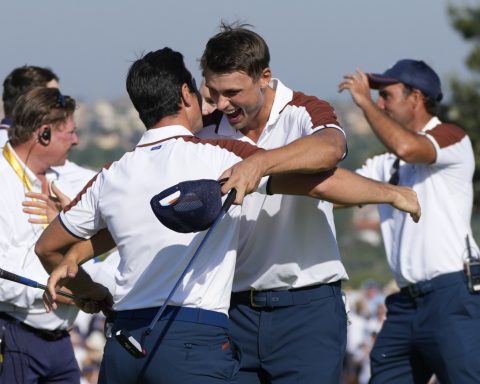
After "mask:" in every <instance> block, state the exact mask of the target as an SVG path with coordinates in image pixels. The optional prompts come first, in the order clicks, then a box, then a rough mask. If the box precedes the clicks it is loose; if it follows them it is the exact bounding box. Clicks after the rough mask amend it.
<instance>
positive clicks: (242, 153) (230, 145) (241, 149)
mask: <svg viewBox="0 0 480 384" xmlns="http://www.w3.org/2000/svg"><path fill="white" fill-rule="evenodd" d="M181 139H183V140H185V141H189V142H192V143H195V144H210V145H215V146H218V147H220V148H223V149H226V150H227V151H230V152H232V153H234V154H235V155H237V156H238V157H241V158H242V159H245V158H247V157H249V156H251V155H253V154H254V153H256V152H260V151H264V149H263V148H258V147H256V146H255V145H252V144H250V143H246V142H244V141H240V140H231V139H200V138H198V137H195V136H182V137H181Z"/></svg>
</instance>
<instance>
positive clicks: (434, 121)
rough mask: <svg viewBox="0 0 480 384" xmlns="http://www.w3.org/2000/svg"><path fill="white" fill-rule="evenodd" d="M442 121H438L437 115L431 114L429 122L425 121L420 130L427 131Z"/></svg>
mask: <svg viewBox="0 0 480 384" xmlns="http://www.w3.org/2000/svg"><path fill="white" fill-rule="evenodd" d="M441 123H442V122H441V121H440V119H439V118H438V117H437V116H433V117H432V118H431V119H430V120H429V122H428V123H427V125H425V127H423V129H422V132H426V131H429V130H430V129H433V128H435V127H436V126H437V125H439V124H441Z"/></svg>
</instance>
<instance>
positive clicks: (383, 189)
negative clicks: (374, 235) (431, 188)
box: [270, 168, 421, 222]
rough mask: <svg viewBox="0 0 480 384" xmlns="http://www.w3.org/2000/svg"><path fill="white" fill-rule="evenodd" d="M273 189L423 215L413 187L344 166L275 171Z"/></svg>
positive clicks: (271, 185)
mask: <svg viewBox="0 0 480 384" xmlns="http://www.w3.org/2000/svg"><path fill="white" fill-rule="evenodd" d="M270 192H271V193H280V194H288V195H303V196H310V197H314V198H318V199H322V200H327V201H330V202H332V203H335V204H340V205H365V204H390V205H392V206H393V207H395V208H397V209H399V210H401V211H404V212H407V213H409V214H410V216H411V217H412V219H413V220H414V221H415V222H418V220H419V219H420V215H421V208H420V204H419V203H418V199H417V194H416V193H415V191H413V190H412V189H410V188H407V187H400V186H396V185H391V184H387V183H381V182H378V181H375V180H372V179H369V178H366V177H363V176H360V175H357V174H356V173H354V172H351V171H348V170H346V169H343V168H335V169H333V170H331V171H327V172H323V173H320V174H310V175H305V174H286V175H275V176H272V178H271V180H270Z"/></svg>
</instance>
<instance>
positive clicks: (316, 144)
mask: <svg viewBox="0 0 480 384" xmlns="http://www.w3.org/2000/svg"><path fill="white" fill-rule="evenodd" d="M345 150H346V141H345V136H344V135H343V133H342V132H340V131H339V130H337V129H335V128H324V129H322V130H321V131H319V132H317V133H314V134H313V135H310V136H305V137H302V138H300V139H298V140H295V141H293V142H291V143H290V144H288V145H286V146H284V147H281V148H277V149H273V150H269V151H266V152H262V153H259V154H258V156H259V157H261V159H260V160H259V161H261V162H262V164H263V165H264V176H265V175H271V174H278V173H291V172H298V173H314V172H322V171H326V170H329V169H332V168H334V167H335V166H336V165H337V163H338V162H339V161H340V160H341V159H342V157H343V155H344V153H345ZM254 156H257V155H254Z"/></svg>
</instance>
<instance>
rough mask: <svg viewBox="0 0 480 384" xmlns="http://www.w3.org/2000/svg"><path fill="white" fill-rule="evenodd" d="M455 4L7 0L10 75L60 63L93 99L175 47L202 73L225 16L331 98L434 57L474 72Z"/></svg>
mask: <svg viewBox="0 0 480 384" xmlns="http://www.w3.org/2000/svg"><path fill="white" fill-rule="evenodd" d="M469 3H470V4H472V3H473V4H475V3H478V2H475V1H473V0H471V1H461V0H456V1H447V0H401V1H388V0H330V1H322V0H295V1H292V0H290V1H285V0H239V1H229V0H212V1H210V0H204V1H199V0H191V1H189V0H184V1H182V0H176V1H170V0H169V1H162V0H135V1H133V0H132V1H125V0H97V1H93V0H77V1H74V0H41V1H38V0H37V1H35V0H30V1H28V0H1V2H0V15H1V19H2V21H1V26H2V37H1V40H0V41H1V47H2V51H1V59H0V78H1V79H2V81H3V78H5V76H6V75H7V74H8V73H9V72H10V71H11V70H12V69H13V68H15V67H17V66H20V65H24V64H32V65H40V66H48V67H51V68H52V69H53V70H54V71H55V72H56V73H57V74H58V75H59V76H60V78H61V87H62V90H63V92H64V93H66V94H70V95H72V96H74V97H76V98H79V99H83V100H85V101H93V100H95V99H99V98H115V97H119V96H125V95H126V92H125V76H126V73H127V69H128V67H129V65H130V64H131V62H132V61H133V60H135V59H136V58H138V57H139V55H140V54H141V53H142V52H148V51H150V50H155V49H159V48H162V47H164V46H170V47H171V48H173V49H176V50H178V51H180V52H182V53H183V54H184V56H185V58H186V62H187V65H188V66H189V68H190V69H191V70H192V73H193V74H194V76H196V77H197V78H199V76H200V72H199V70H198V58H199V57H200V56H201V54H202V51H203V48H204V46H205V43H206V41H207V40H208V38H209V37H211V36H212V35H213V34H215V33H216V32H217V31H218V25H219V23H220V20H221V19H224V20H227V21H233V20H237V19H240V20H242V21H244V22H247V23H249V24H252V25H254V26H255V31H256V32H258V33H260V34H261V35H262V36H263V37H264V38H265V40H266V41H267V43H268V45H269V47H270V53H271V57H272V61H271V67H272V70H273V74H274V76H275V77H279V78H280V79H281V80H282V81H283V82H284V83H286V84H287V85H288V86H290V87H291V88H293V89H295V90H301V91H303V92H305V93H308V94H314V95H317V96H319V97H322V98H326V99H330V100H333V99H337V98H338V97H340V98H341V99H342V98H345V99H346V98H347V97H349V96H348V95H340V96H339V95H338V94H337V84H338V82H339V81H340V80H341V78H342V76H343V75H344V74H345V73H347V72H351V71H354V70H355V68H357V67H358V68H362V69H364V70H366V71H371V72H379V71H380V72H383V71H384V70H385V69H387V67H389V66H391V65H392V64H393V63H394V62H395V61H396V60H397V59H399V58H416V59H420V58H421V59H424V60H425V61H426V62H428V63H429V64H431V65H432V66H433V67H434V68H435V69H436V70H437V71H438V73H439V74H440V75H441V76H442V79H446V77H447V76H450V75H451V74H455V73H457V74H459V75H461V76H463V77H465V76H468V72H467V71H466V69H465V66H464V64H463V63H464V60H465V57H466V55H467V52H468V50H469V45H467V44H466V43H465V42H464V41H463V40H462V39H461V37H460V36H459V35H458V34H457V33H456V32H455V31H454V30H453V28H452V27H451V26H450V23H449V19H448V16H447V5H448V4H455V5H465V4H469Z"/></svg>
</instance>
